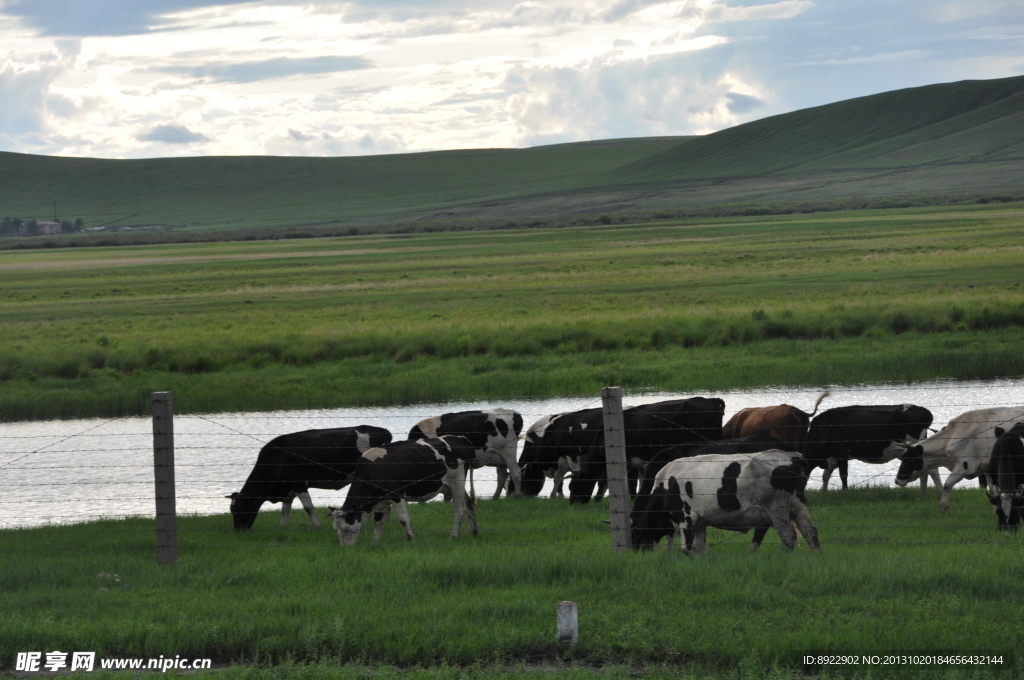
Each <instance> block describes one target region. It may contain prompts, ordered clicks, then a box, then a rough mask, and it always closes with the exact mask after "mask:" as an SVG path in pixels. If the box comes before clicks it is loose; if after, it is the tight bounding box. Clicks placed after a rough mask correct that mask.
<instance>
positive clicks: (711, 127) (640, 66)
mask: <svg viewBox="0 0 1024 680" xmlns="http://www.w3.org/2000/svg"><path fill="white" fill-rule="evenodd" d="M728 62H729V54H728V53H724V52H722V51H720V50H704V51H701V52H690V53H680V54H673V55H669V56H666V57H660V58H656V59H649V60H645V59H633V60H627V61H619V60H616V59H613V58H611V57H608V58H601V59H594V60H592V61H590V62H589V63H587V64H584V65H578V66H575V67H553V68H537V67H534V66H531V65H523V66H520V67H518V68H517V69H515V70H514V71H513V72H512V74H511V75H512V76H513V78H514V81H512V84H515V86H516V87H519V88H520V89H521V90H522V91H521V92H519V93H517V94H514V95H512V96H511V97H510V98H509V101H508V105H507V111H508V115H509V117H510V118H511V120H512V122H513V123H514V125H515V128H516V138H517V140H518V142H519V144H520V145H523V146H529V145H535V144H538V143H554V142H573V141H583V140H587V139H608V138H617V137H647V136H650V137H653V136H661V135H682V134H704V133H707V132H713V131H715V130H719V129H722V128H724V127H728V126H730V125H736V124H739V123H742V122H746V121H747V120H752V117H751V116H750V114H751V112H753V111H754V110H755V109H761V108H762V107H767V106H768V105H767V103H766V102H765V98H764V96H763V95H762V94H761V91H760V86H759V85H758V84H756V83H755V82H753V81H750V82H748V80H747V79H744V78H742V77H740V76H738V75H735V74H732V73H730V72H729V66H728ZM510 80H511V79H510Z"/></svg>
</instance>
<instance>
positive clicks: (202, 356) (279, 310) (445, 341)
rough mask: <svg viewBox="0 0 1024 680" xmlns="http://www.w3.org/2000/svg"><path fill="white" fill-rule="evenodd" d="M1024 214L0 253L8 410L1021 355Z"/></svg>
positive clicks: (667, 380) (718, 377)
mask: <svg viewBox="0 0 1024 680" xmlns="http://www.w3.org/2000/svg"><path fill="white" fill-rule="evenodd" d="M1021 215H1022V213H1021V211H1020V209H1019V208H1015V207H1005V206H1000V207H999V208H992V207H990V206H980V207H975V208H971V209H965V208H957V209H956V210H955V211H953V210H949V209H946V210H936V209H921V210H919V211H918V212H916V213H913V214H908V213H892V212H884V211H883V212H877V213H871V214H866V213H859V214H856V215H851V214H831V215H829V216H826V217H822V216H775V217H761V218H742V219H736V220H734V221H729V222H719V223H716V224H714V225H707V224H703V223H699V222H698V223H679V224H670V223H669V224H666V223H658V224H640V225H609V226H600V227H587V228H575V229H564V230H547V231H545V230H532V231H507V232H501V233H465V234H416V235H411V234H410V235H405V236H404V237H403V238H395V237H384V236H377V237H366V238H362V237H360V238H359V239H356V240H355V242H356V243H357V245H353V243H354V242H353V240H350V239H346V240H332V239H325V240H321V241H303V242H289V243H261V242H254V243H245V244H216V245H207V246H170V247H146V248H131V249H125V248H119V249H98V250H90V251H75V252H69V251H62V252H49V253H17V254H12V253H8V254H0V288H2V290H3V297H2V298H0V327H2V331H3V338H4V342H3V343H2V344H0V409H2V412H0V417H3V418H7V419H10V418H16V417H34V416H36V415H42V416H47V415H49V416H54V415H97V414H99V415H102V414H104V413H109V414H115V413H121V412H122V406H118V407H116V408H115V407H108V406H107V404H110V403H116V404H122V405H129V406H127V407H126V408H129V409H131V408H132V406H130V404H136V403H140V401H139V395H140V394H142V393H144V392H145V390H147V389H150V388H154V389H169V388H170V389H175V390H176V391H179V392H181V393H183V394H184V393H187V394H188V395H189V398H188V399H187V400H186V402H187V403H188V404H190V406H189V407H188V408H195V409H211V410H224V409H229V408H236V407H240V406H242V405H244V406H245V407H249V408H259V409H273V408H282V407H286V406H299V405H301V406H332V405H341V404H360V403H362V404H370V403H382V402H385V401H386V402H393V401H408V400H421V399H429V400H437V399H453V398H466V397H470V398H473V397H488V396H508V395H514V396H548V395H558V394H580V393H589V392H592V391H593V390H594V389H595V387H600V386H601V385H602V384H607V383H608V382H611V381H614V382H619V383H620V384H622V385H623V386H624V387H627V388H628V389H634V390H642V389H673V390H690V389H702V390H703V389H713V388H717V387H734V386H745V385H746V386H749V385H759V384H765V383H772V384H779V385H784V384H790V385H792V384H808V383H809V382H810V383H819V382H847V381H854V382H856V381H863V380H905V379H915V380H918V379H928V378H934V377H950V378H984V377H995V376H1004V375H1013V374H1017V373H1019V372H1020V370H1021V359H1020V358H1019V354H1018V353H1015V352H1013V351H1012V350H1011V349H1009V348H1010V347H1011V346H1012V345H1013V344H1014V343H1016V342H1018V337H1019V332H1020V329H1021V327H1022V325H1024V291H1022V289H1021V286H1020V281H1019V280H1018V279H1019V277H1018V276H1017V275H1018V274H1019V273H1020V271H1021V270H1024V269H1022V267H1024V260H1022V258H1021V252H1022V251H1021V250H1020V247H1019V244H1018V243H1017V240H1018V234H1017V231H1018V230H1017V228H1016V225H1017V222H1018V221H1019V219H1020V218H1021ZM369 385H372V388H368V386H369ZM97 395H103V398H101V399H97V398H96V397H97ZM186 402H183V404H184V403H186Z"/></svg>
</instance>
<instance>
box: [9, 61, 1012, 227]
mask: <svg viewBox="0 0 1024 680" xmlns="http://www.w3.org/2000/svg"><path fill="white" fill-rule="evenodd" d="M1014 199H1016V200H1021V199H1024V77H1017V78H1004V79H1000V80H988V81H963V82H959V83H948V84H941V85H932V86H928V87H921V88H913V89H907V90H898V91H895V92H886V93H882V94H878V95H873V96H870V97H861V98H858V99H852V100H849V101H845V102H838V103H835V104H829V105H827V106H820V107H816V108H812V109H805V110H802V111H795V112H792V113H787V114H783V115H779V116H772V117H770V118H765V119H762V120H758V121H753V122H751V123H747V124H745V125H740V126H737V127H734V128H729V129H726V130H722V131H719V132H716V133H714V134H710V135H705V136H702V137H669V138H646V139H622V140H602V141H595V142H582V143H576V144H559V145H553V146H544V147H536V148H530V149H469V150H462V151H441V152H433V153H417V154H395V155H386V156H372V157H362V158H273V157H215V158H164V159H150V160H99V159H83V158H51V157H43V156H26V155H21V154H11V153H0V215H8V216H13V217H20V218H24V219H32V218H35V219H51V218H52V217H53V216H54V213H55V212H56V213H57V216H58V217H61V218H63V219H68V220H74V219H75V218H78V217H81V218H82V219H83V220H84V221H85V223H86V227H89V228H92V227H98V226H109V227H111V228H113V227H125V226H130V227H134V228H145V229H152V230H155V231H142V232H134V233H133V235H132V236H131V239H128V237H126V236H125V235H123V234H122V235H120V236H117V237H113V236H111V235H110V234H104V235H102V238H97V235H95V234H92V235H90V234H82V235H64V236H60V237H54V238H50V239H38V238H37V239H27V240H24V241H23V242H20V245H32V244H33V243H34V244H40V243H43V242H46V241H47V240H48V241H49V242H50V243H51V244H53V245H67V244H68V243H88V244H95V243H96V242H97V241H99V240H105V241H109V242H123V241H124V240H126V239H128V240H144V239H150V240H158V239H160V238H211V239H212V238H227V237H230V238H233V239H242V238H244V237H245V236H247V235H248V236H250V237H252V236H253V235H254V234H255V235H258V234H260V233H263V234H266V233H271V232H272V233H276V234H279V235H296V234H303V233H315V234H320V235H322V234H323V233H324V232H330V233H333V234H338V235H342V234H348V233H367V232H373V231H379V230H395V229H405V230H409V229H417V230H420V229H430V230H435V231H437V230H459V229H468V228H481V227H485V228H501V227H506V226H519V227H523V226H529V225H531V224H534V225H536V224H544V225H571V224H573V223H576V222H591V223H594V222H596V221H597V220H598V219H600V218H601V217H602V216H603V217H604V218H605V219H607V220H613V221H615V222H618V221H619V220H620V219H626V220H627V221H637V220H651V219H655V218H659V216H661V218H664V217H668V218H671V217H680V216H687V215H691V214H697V213H699V214H706V215H707V216H713V215H716V214H741V213H743V212H745V211H750V212H752V213H757V214H770V213H773V212H774V213H777V212H790V213H799V212H809V211H825V210H836V209H845V208H861V207H864V206H869V207H870V206H873V207H884V206H885V205H890V206H898V205H928V204H949V203H974V202H976V201H1008V200H1014ZM18 243H19V242H15V241H11V240H10V239H0V247H11V246H12V245H16V244H18Z"/></svg>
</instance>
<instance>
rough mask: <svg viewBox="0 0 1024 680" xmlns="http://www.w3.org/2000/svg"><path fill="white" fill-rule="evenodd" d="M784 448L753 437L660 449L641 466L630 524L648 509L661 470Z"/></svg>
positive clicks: (775, 440) (773, 439) (691, 443)
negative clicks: (679, 463) (676, 464)
mask: <svg viewBox="0 0 1024 680" xmlns="http://www.w3.org/2000/svg"><path fill="white" fill-rule="evenodd" d="M783 448H784V447H783V446H782V442H781V441H779V440H778V439H776V438H775V437H767V436H764V435H754V436H753V437H739V438H733V439H723V440H721V441H717V442H690V443H688V444H680V445H679V446H671V447H669V448H667V449H662V450H661V451H658V452H657V453H656V454H654V457H652V458H651V459H650V460H649V461H648V462H647V465H645V466H644V479H643V483H642V484H641V485H640V488H639V490H638V491H637V493H636V500H635V501H633V510H632V512H631V513H630V521H631V522H632V523H634V524H635V523H637V522H639V521H640V516H641V515H642V514H643V511H644V510H645V509H646V508H647V504H648V502H649V501H650V498H651V492H652V491H653V490H654V478H655V477H656V476H657V474H658V473H659V472H661V469H662V468H663V467H665V466H666V465H668V464H669V463H671V462H672V461H674V460H679V459H680V458H693V457H694V456H704V455H708V454H712V453H724V454H730V453H760V452H761V451H770V450H771V449H783Z"/></svg>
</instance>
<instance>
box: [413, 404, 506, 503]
mask: <svg viewBox="0 0 1024 680" xmlns="http://www.w3.org/2000/svg"><path fill="white" fill-rule="evenodd" d="M522 430H523V417H522V416H521V415H519V414H518V413H517V412H515V411H513V410H511V409H505V408H495V409H491V410H489V411H462V412H459V413H445V414H444V415H441V416H436V417H433V418H425V419H423V420H421V421H420V422H418V423H416V424H415V425H414V426H413V428H412V430H410V431H409V439H431V438H436V437H443V436H445V435H449V434H450V435H458V436H461V437H465V438H466V439H468V440H469V441H470V442H471V443H472V444H473V448H474V449H476V462H475V463H474V467H482V466H484V465H494V466H497V467H498V469H499V471H500V470H502V468H504V469H506V470H507V471H508V474H509V475H510V476H511V477H512V484H513V485H515V488H516V497H517V498H522V495H523V492H522V489H521V488H520V487H521V485H522V477H521V476H520V474H519V465H518V464H517V463H516V449H517V448H518V444H519V433H520V432H522ZM500 477H501V473H500V472H499V478H500ZM501 481H502V482H504V480H503V479H502V480H501ZM503 488H504V483H501V484H499V485H498V488H497V489H496V490H495V492H494V498H498V497H499V496H501V491H502V489H503Z"/></svg>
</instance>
